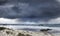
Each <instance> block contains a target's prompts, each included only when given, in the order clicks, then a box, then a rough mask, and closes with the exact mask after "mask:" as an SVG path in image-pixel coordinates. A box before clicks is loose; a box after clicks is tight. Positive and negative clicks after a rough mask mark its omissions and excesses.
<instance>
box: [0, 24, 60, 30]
mask: <svg viewBox="0 0 60 36" xmlns="http://www.w3.org/2000/svg"><path fill="white" fill-rule="evenodd" d="M2 26H3V27H7V28H12V29H17V30H19V29H20V30H21V29H22V30H29V31H40V29H52V30H56V31H60V24H0V27H2Z"/></svg>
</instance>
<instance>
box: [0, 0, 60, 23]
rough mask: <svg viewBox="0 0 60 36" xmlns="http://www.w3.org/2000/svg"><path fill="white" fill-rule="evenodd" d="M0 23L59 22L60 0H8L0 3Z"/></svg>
mask: <svg viewBox="0 0 60 36" xmlns="http://www.w3.org/2000/svg"><path fill="white" fill-rule="evenodd" d="M0 23H4V24H5V23H7V24H17V23H19V24H21V23H26V24H36V23H38V24H39V23H40V24H60V0H14V1H12V0H8V1H7V2H5V3H3V2H1V4H0Z"/></svg>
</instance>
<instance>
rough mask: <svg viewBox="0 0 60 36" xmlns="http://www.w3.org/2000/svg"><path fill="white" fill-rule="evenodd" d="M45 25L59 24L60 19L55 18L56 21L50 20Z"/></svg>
mask: <svg viewBox="0 0 60 36" xmlns="http://www.w3.org/2000/svg"><path fill="white" fill-rule="evenodd" d="M47 23H49V24H60V17H59V18H56V19H51V20H50V21H48V22H47Z"/></svg>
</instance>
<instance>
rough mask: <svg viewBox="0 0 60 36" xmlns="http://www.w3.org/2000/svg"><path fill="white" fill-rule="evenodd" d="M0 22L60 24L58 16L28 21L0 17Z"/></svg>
mask: <svg viewBox="0 0 60 36" xmlns="http://www.w3.org/2000/svg"><path fill="white" fill-rule="evenodd" d="M18 20H19V21H18ZM0 24H60V17H59V18H56V19H51V20H49V21H47V22H45V21H38V22H34V21H33V22H30V21H22V20H20V19H7V18H0Z"/></svg>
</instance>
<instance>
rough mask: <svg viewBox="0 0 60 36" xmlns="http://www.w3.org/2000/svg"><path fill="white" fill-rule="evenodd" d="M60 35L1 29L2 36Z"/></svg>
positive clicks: (0, 34)
mask: <svg viewBox="0 0 60 36" xmlns="http://www.w3.org/2000/svg"><path fill="white" fill-rule="evenodd" d="M59 35H60V33H59V34H55V33H48V32H41V31H40V32H33V31H25V30H13V29H9V28H5V27H0V36H59Z"/></svg>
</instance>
